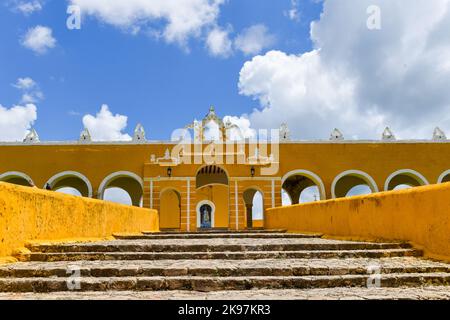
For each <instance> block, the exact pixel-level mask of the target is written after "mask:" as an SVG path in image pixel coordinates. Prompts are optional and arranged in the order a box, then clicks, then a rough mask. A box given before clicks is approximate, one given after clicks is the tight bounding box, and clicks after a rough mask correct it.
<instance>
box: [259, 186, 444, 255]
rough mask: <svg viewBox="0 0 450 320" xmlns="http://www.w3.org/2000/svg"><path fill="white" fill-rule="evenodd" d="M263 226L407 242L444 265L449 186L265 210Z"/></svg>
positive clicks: (346, 236) (336, 236) (337, 236)
mask: <svg viewBox="0 0 450 320" xmlns="http://www.w3.org/2000/svg"><path fill="white" fill-rule="evenodd" d="M265 227H266V228H269V229H277V228H283V229H287V230H289V231H295V232H318V233H323V234H325V235H328V236H331V237H335V238H343V239H355V240H357V239H358V240H400V241H410V242H412V243H413V244H414V245H415V246H417V247H419V248H421V249H423V250H424V251H425V254H426V255H427V256H429V257H431V258H436V259H441V260H447V261H450V183H445V184H440V185H431V186H425V187H418V188H413V189H407V190H400V191H391V192H382V193H376V194H372V195H368V196H358V197H351V198H342V199H336V200H328V201H321V202H314V203H308V204H300V205H294V206H289V207H280V208H273V209H269V210H268V212H267V214H266V225H265Z"/></svg>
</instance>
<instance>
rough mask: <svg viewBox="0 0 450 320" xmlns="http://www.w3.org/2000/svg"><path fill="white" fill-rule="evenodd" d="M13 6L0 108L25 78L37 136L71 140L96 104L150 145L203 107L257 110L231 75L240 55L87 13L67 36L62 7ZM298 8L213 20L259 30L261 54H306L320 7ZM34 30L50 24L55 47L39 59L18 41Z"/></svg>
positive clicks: (4, 25) (236, 6) (262, 4)
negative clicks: (33, 94) (264, 44)
mask: <svg viewBox="0 0 450 320" xmlns="http://www.w3.org/2000/svg"><path fill="white" fill-rule="evenodd" d="M15 4H16V3H14V2H9V5H5V4H2V6H1V8H0V42H1V49H0V103H1V105H3V106H4V107H6V108H8V107H11V106H13V105H15V104H19V102H20V99H21V94H22V93H21V91H20V90H18V89H17V88H15V87H13V86H12V84H14V83H15V82H16V80H17V79H18V78H24V77H30V78H32V79H33V80H34V81H35V82H36V83H37V85H38V86H39V89H40V91H41V92H42V93H43V95H44V98H43V99H42V100H41V101H39V102H36V105H37V110H38V112H37V113H38V115H37V121H36V122H35V124H34V127H35V128H36V130H37V131H38V133H39V135H40V138H41V140H68V139H70V140H74V139H77V138H78V136H79V133H80V131H81V130H82V129H83V128H82V127H83V124H82V117H83V116H84V115H85V114H93V115H95V114H96V113H97V112H98V111H99V110H100V106H101V105H102V104H107V105H108V106H109V108H110V110H111V112H113V113H114V114H115V113H119V114H122V115H126V116H128V127H127V129H126V131H127V132H128V133H130V134H131V132H132V130H133V128H134V126H135V125H136V124H137V123H138V122H141V123H142V124H143V125H144V127H145V128H146V131H147V135H148V138H150V139H168V138H169V137H170V134H171V132H172V130H173V129H175V128H179V127H182V126H184V125H185V124H187V123H188V122H190V121H191V120H193V118H194V117H197V118H201V117H202V116H203V115H204V114H205V113H206V112H207V110H208V107H209V106H210V105H214V106H216V109H217V112H218V113H219V114H220V115H222V116H224V115H241V114H245V113H250V112H251V111H252V109H253V108H255V107H257V106H258V103H257V102H255V101H254V100H253V99H252V98H251V97H246V96H243V95H240V94H239V90H238V82H239V72H240V70H241V68H242V67H243V64H244V63H245V62H246V61H247V60H249V59H250V58H251V57H250V56H248V55H244V54H243V53H241V52H235V53H234V54H233V55H232V56H230V57H228V58H223V57H214V56H212V55H211V54H210V53H209V51H208V50H207V48H205V42H204V41H202V39H199V38H194V37H193V38H190V39H189V41H188V43H187V47H188V48H185V47H182V46H180V45H179V44H177V43H167V42H166V41H164V40H162V39H154V38H152V37H150V36H148V35H145V34H137V35H133V34H131V33H130V32H128V31H124V30H121V29H120V28H117V27H115V26H112V25H108V24H105V23H103V22H102V21H99V19H96V18H95V17H92V16H87V17H84V16H83V20H82V25H81V30H68V29H67V28H66V19H67V17H68V15H67V14H66V9H67V5H68V2H66V1H55V0H46V1H45V2H43V6H42V9H41V10H39V11H37V12H33V13H32V14H29V15H25V14H23V13H21V12H19V11H17V10H15V9H14V8H15V6H14V5H15ZM298 7H299V9H301V18H300V20H299V21H297V20H292V19H289V18H288V17H287V16H286V12H287V11H288V10H290V9H291V8H292V3H291V1H290V0H283V1H280V0H276V1H259V0H239V1H233V0H230V1H227V2H226V3H225V4H223V5H222V6H221V10H220V15H219V16H218V24H219V25H221V26H232V29H233V34H239V32H241V31H242V30H244V29H245V28H248V27H250V26H252V25H258V24H263V25H265V26H266V27H267V30H268V33H270V34H271V35H273V36H274V38H275V40H274V42H273V44H272V45H271V46H270V47H268V48H264V51H262V52H261V53H264V52H265V51H268V50H271V49H277V50H282V51H284V52H287V53H299V52H304V51H308V50H311V46H312V43H311V41H310V38H309V24H310V22H311V20H314V19H317V18H318V15H319V14H320V12H321V4H320V3H316V2H314V1H309V0H307V1H301V3H298ZM158 23H160V24H164V22H158ZM37 25H42V26H46V27H49V28H51V29H52V32H53V33H52V35H53V37H54V38H55V39H56V41H57V42H56V46H55V47H54V48H52V49H50V50H48V52H46V53H45V54H36V53H35V52H33V51H32V50H30V49H28V48H26V47H24V46H23V45H22V44H21V39H22V38H23V37H24V35H25V34H26V32H27V30H28V29H30V28H33V27H35V26H37ZM188 50H189V52H188Z"/></svg>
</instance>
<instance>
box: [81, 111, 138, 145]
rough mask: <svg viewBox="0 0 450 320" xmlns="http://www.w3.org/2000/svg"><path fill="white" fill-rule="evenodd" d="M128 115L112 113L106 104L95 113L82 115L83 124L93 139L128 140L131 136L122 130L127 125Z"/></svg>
mask: <svg viewBox="0 0 450 320" xmlns="http://www.w3.org/2000/svg"><path fill="white" fill-rule="evenodd" d="M127 121H128V117H127V116H124V115H120V114H116V115H113V114H112V113H111V111H110V110H109V108H108V106H107V105H106V104H104V105H102V107H101V109H100V111H99V112H98V113H97V114H96V115H95V116H93V115H90V114H87V115H85V116H84V117H83V125H84V127H85V128H87V129H88V130H89V132H90V134H91V137H92V140H94V141H129V140H131V136H129V135H128V134H126V133H123V132H122V131H123V130H125V129H126V127H127Z"/></svg>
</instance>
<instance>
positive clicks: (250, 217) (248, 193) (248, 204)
mask: <svg viewBox="0 0 450 320" xmlns="http://www.w3.org/2000/svg"><path fill="white" fill-rule="evenodd" d="M258 193H259V194H260V195H261V199H262V204H261V210H262V219H257V220H262V221H263V225H262V226H255V225H254V206H255V202H254V200H255V196H256V195H257V194H258ZM243 200H244V205H245V212H246V221H247V228H249V229H251V228H254V227H263V226H264V216H265V214H264V192H263V191H262V189H261V188H259V187H256V186H252V187H249V188H247V189H246V190H245V191H244V192H243Z"/></svg>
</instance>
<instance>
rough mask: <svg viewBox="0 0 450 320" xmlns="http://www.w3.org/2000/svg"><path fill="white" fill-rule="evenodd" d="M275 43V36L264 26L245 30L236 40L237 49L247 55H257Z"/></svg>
mask: <svg viewBox="0 0 450 320" xmlns="http://www.w3.org/2000/svg"><path fill="white" fill-rule="evenodd" d="M274 43H275V36H274V35H272V34H270V33H269V30H268V29H267V27H266V26H265V25H263V24H257V25H253V26H251V27H249V28H247V29H244V30H243V31H242V32H241V33H240V34H239V35H238V36H237V37H236V39H235V41H234V45H235V47H236V49H238V50H240V51H242V52H243V53H244V54H245V55H255V54H259V53H261V52H262V51H263V50H264V49H267V48H269V47H271V46H272V45H273V44H274Z"/></svg>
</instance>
